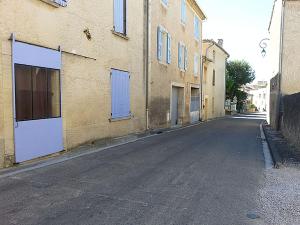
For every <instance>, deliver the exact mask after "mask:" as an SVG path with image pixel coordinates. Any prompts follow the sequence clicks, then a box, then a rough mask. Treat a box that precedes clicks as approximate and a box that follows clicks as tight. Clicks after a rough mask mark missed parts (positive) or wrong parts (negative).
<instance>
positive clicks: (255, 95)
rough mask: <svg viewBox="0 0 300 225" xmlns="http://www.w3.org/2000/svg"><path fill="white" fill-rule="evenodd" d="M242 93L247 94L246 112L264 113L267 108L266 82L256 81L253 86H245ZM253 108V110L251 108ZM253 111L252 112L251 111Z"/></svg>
mask: <svg viewBox="0 0 300 225" xmlns="http://www.w3.org/2000/svg"><path fill="white" fill-rule="evenodd" d="M243 91H245V92H246V93H247V94H248V101H247V106H246V107H247V109H246V111H257V112H264V113H265V112H266V111H267V107H268V96H267V95H268V92H269V89H268V82H267V81H258V82H257V83H255V84H247V85H246V86H245V87H244V88H243ZM253 107H254V108H253ZM253 109H254V110H253Z"/></svg>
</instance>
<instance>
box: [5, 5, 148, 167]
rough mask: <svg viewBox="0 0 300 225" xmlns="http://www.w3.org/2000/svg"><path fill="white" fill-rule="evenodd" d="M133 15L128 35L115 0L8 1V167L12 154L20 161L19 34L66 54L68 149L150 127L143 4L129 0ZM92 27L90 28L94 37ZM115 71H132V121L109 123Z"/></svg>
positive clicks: (64, 114)
mask: <svg viewBox="0 0 300 225" xmlns="http://www.w3.org/2000/svg"><path fill="white" fill-rule="evenodd" d="M127 12H128V17H127V31H128V32H127V33H128V40H127V39H124V38H122V37H119V36H117V35H115V34H113V33H112V29H113V1H107V2H105V4H104V2H101V1H98V0H90V1H84V2H83V1H70V2H69V3H68V6H67V7H58V8H56V7H53V6H52V5H49V4H47V3H45V2H43V1H40V0H26V1H23V0H22V1H20V0H1V1H0V41H1V44H0V62H1V63H0V149H1V150H0V167H1V166H3V165H4V161H3V159H4V158H6V160H5V163H6V164H11V162H10V160H11V161H13V158H14V141H13V134H14V132H13V103H12V100H13V97H12V70H11V68H12V65H11V41H10V40H9V38H10V35H11V34H12V33H14V34H15V37H16V39H17V40H19V41H24V42H28V43H32V44H36V45H41V46H45V47H49V48H54V49H58V47H59V46H60V47H61V50H62V51H63V53H62V70H61V79H62V117H63V129H64V147H65V149H70V148H73V147H76V146H78V145H80V144H82V143H85V142H88V141H92V140H96V139H101V138H107V137H115V136H122V135H126V134H129V133H135V132H140V131H143V130H145V121H146V119H145V114H146V113H145V98H146V97H145V84H144V81H145V77H144V72H143V66H144V65H143V56H144V55H143V54H144V49H143V46H144V45H143V37H144V26H143V25H144V24H143V23H144V21H143V19H144V3H143V1H133V0H130V1H128V6H127ZM85 29H89V31H90V33H91V35H92V39H91V40H88V39H87V38H86V35H85V34H84V30H85ZM66 52H67V53H66ZM70 53H72V54H70ZM83 56H84V57H83ZM111 68H115V69H121V70H125V71H129V72H130V74H131V80H130V88H131V89H130V93H131V96H130V97H131V99H130V100H131V111H132V114H133V118H132V119H130V120H123V121H118V122H109V118H110V114H111V94H110V93H111V89H110V71H111Z"/></svg>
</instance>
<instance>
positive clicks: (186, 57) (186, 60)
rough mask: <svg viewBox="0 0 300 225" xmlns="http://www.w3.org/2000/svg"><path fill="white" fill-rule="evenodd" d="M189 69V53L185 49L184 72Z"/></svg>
mask: <svg viewBox="0 0 300 225" xmlns="http://www.w3.org/2000/svg"><path fill="white" fill-rule="evenodd" d="M187 67H188V51H187V47H186V46H185V47H184V70H185V71H187Z"/></svg>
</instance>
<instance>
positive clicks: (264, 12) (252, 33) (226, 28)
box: [197, 0, 274, 80]
mask: <svg viewBox="0 0 300 225" xmlns="http://www.w3.org/2000/svg"><path fill="white" fill-rule="evenodd" d="M197 1H198V4H199V5H200V7H201V8H202V9H203V11H204V12H205V14H206V16H207V21H206V22H204V24H203V29H204V30H203V32H204V34H203V35H204V38H209V39H215V40H217V39H219V38H222V39H224V48H225V49H226V50H227V51H228V52H229V53H230V55H231V58H230V59H231V60H233V59H245V60H246V61H248V62H249V63H250V64H251V66H252V67H253V68H254V69H255V71H256V75H257V80H264V79H267V78H268V74H267V73H268V68H266V61H265V60H266V59H264V58H262V56H261V54H260V52H261V49H260V48H259V42H260V40H261V39H263V38H265V37H268V25H269V21H270V17H271V12H272V7H273V2H274V0H197Z"/></svg>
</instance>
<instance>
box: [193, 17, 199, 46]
mask: <svg viewBox="0 0 300 225" xmlns="http://www.w3.org/2000/svg"><path fill="white" fill-rule="evenodd" d="M194 35H195V38H196V40H198V41H199V40H200V20H199V18H198V17H197V16H196V15H194Z"/></svg>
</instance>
